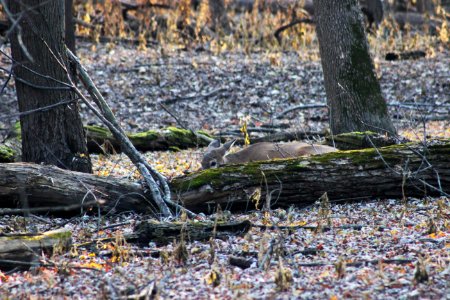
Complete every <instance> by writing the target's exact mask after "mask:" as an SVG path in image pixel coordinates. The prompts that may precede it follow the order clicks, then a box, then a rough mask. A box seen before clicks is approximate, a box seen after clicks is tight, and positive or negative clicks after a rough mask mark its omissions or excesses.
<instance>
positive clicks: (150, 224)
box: [131, 221, 251, 245]
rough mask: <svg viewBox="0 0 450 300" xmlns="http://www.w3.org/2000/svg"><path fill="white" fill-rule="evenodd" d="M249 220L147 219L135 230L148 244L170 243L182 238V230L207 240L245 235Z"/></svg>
mask: <svg viewBox="0 0 450 300" xmlns="http://www.w3.org/2000/svg"><path fill="white" fill-rule="evenodd" d="M250 227H251V224H250V222H249V221H243V222H231V223H223V222H219V223H217V224H214V222H209V223H205V222H196V223H192V222H187V223H179V224H176V223H160V222H155V221H145V222H142V223H141V224H139V225H138V226H137V227H136V229H135V230H134V234H133V235H135V236H136V239H131V242H136V243H139V244H142V245H146V244H148V243H149V242H155V243H158V244H169V243H172V242H173V241H174V240H180V236H181V233H182V231H184V232H185V236H187V238H188V239H190V240H193V241H207V240H209V239H210V238H211V237H214V238H218V239H226V238H228V237H229V236H243V235H245V234H246V233H247V232H248V230H249V229H250Z"/></svg>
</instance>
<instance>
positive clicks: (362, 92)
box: [314, 0, 395, 134]
mask: <svg viewBox="0 0 450 300" xmlns="http://www.w3.org/2000/svg"><path fill="white" fill-rule="evenodd" d="M314 11H315V20H316V31H317V37H318V39H319V46H320V57H321V60H322V68H323V73H324V79H325V90H326V94H327V103H328V106H329V108H330V114H331V129H332V131H333V134H339V133H344V132H352V131H365V130H371V131H375V132H380V133H389V134H393V133H395V128H394V126H393V124H392V121H391V119H390V117H389V115H388V112H387V105H386V102H385V101H384V99H383V96H382V94H381V88H380V84H379V82H378V79H377V77H376V75H375V71H374V65H373V62H372V59H371V57H370V54H369V45H368V42H367V38H366V35H365V32H364V27H363V20H362V16H361V10H360V9H359V6H358V1H357V0H340V1H333V0H315V1H314Z"/></svg>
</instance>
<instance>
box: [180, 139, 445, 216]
mask: <svg viewBox="0 0 450 300" xmlns="http://www.w3.org/2000/svg"><path fill="white" fill-rule="evenodd" d="M171 188H172V191H173V193H172V194H173V195H174V200H177V201H180V202H181V203H183V205H184V206H185V207H187V208H189V209H193V210H201V209H205V207H207V206H208V205H210V204H215V203H227V204H228V205H227V209H232V208H233V207H235V208H236V207H238V208H242V206H244V207H245V206H247V207H248V208H250V209H253V208H254V207H255V205H254V204H252V203H251V202H250V200H249V199H250V195H253V197H252V200H255V199H254V195H255V194H256V195H258V192H260V195H261V196H260V197H259V198H260V199H264V200H262V202H266V201H269V202H271V204H272V205H277V206H289V205H292V204H296V205H307V204H311V203H313V202H315V201H316V200H317V199H318V198H319V197H320V196H322V195H323V193H325V192H327V193H328V197H329V199H330V200H331V201H333V200H334V201H336V200H352V199H353V200H355V199H369V198H374V197H377V198H385V197H396V198H402V197H405V196H423V195H424V194H442V195H447V196H448V194H450V140H448V139H447V140H440V141H439V140H435V141H430V142H429V143H428V144H427V145H426V147H423V145H421V144H412V143H411V144H402V145H392V146H387V147H382V148H378V149H377V148H375V149H374V148H370V149H362V150H350V151H338V152H334V153H327V154H324V155H317V156H312V157H300V158H295V159H285V160H275V161H263V162H252V163H248V164H240V165H228V166H224V167H221V168H217V169H208V170H204V171H201V172H196V173H192V174H190V175H187V176H184V177H179V178H175V179H174V180H173V181H172V182H171ZM258 190H259V191H258ZM255 191H258V192H257V193H255ZM175 198H176V199H175ZM267 198H268V199H267ZM256 200H259V199H256Z"/></svg>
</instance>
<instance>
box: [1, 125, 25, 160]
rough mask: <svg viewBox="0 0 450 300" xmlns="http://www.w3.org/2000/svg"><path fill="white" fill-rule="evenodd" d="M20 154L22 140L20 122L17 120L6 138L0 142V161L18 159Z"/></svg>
mask: <svg viewBox="0 0 450 300" xmlns="http://www.w3.org/2000/svg"><path fill="white" fill-rule="evenodd" d="M21 156H22V141H21V132H20V123H19V122H17V123H16V124H15V125H14V127H13V128H12V130H11V131H10V132H9V134H8V136H7V137H6V139H5V140H4V141H3V142H2V144H0V163H9V162H14V161H18V160H20V158H21Z"/></svg>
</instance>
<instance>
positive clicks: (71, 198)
mask: <svg viewBox="0 0 450 300" xmlns="http://www.w3.org/2000/svg"><path fill="white" fill-rule="evenodd" d="M0 174H1V175H0V207H2V208H7V207H9V208H16V207H20V208H25V209H28V208H30V209H32V210H33V209H39V208H41V207H48V211H50V212H52V211H53V209H52V207H54V208H55V210H60V211H64V213H65V214H66V213H70V212H72V213H73V212H78V213H79V212H80V208H81V207H82V206H84V205H83V204H89V203H91V204H90V205H89V206H91V207H99V208H100V210H101V211H100V212H102V213H107V212H120V211H136V212H141V213H148V212H149V211H150V210H151V209H152V208H154V207H152V205H154V203H152V202H151V201H149V200H148V198H147V197H146V195H145V194H144V191H143V189H142V187H141V185H140V184H139V183H136V182H130V181H129V180H126V179H121V178H109V177H99V176H95V175H92V174H86V173H80V172H70V171H66V170H62V169H59V168H57V167H54V166H45V165H36V164H29V163H11V164H0ZM58 206H60V207H61V209H59V208H58ZM64 207H66V208H67V210H64ZM38 211H39V212H41V213H46V211H41V210H38ZM95 211H96V212H97V210H95ZM13 212H14V211H13ZM0 213H2V210H0ZM6 213H8V211H6ZM53 213H56V212H53Z"/></svg>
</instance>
